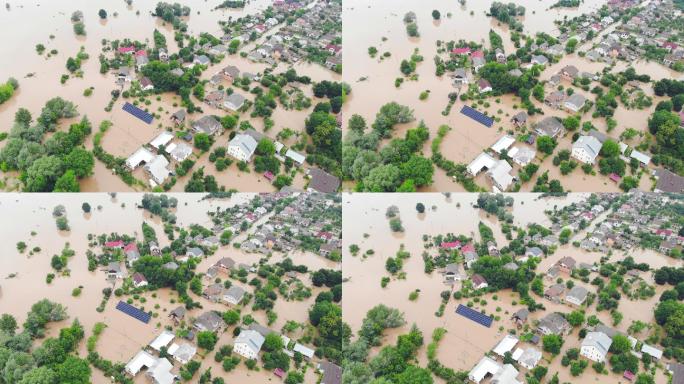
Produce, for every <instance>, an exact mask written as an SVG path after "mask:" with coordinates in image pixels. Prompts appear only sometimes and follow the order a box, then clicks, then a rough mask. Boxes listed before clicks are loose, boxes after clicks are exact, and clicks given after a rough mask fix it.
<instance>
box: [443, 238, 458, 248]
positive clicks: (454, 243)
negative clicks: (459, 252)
mask: <svg viewBox="0 0 684 384" xmlns="http://www.w3.org/2000/svg"><path fill="white" fill-rule="evenodd" d="M439 246H440V248H442V249H454V248H455V249H459V248H461V242H460V241H458V240H456V241H443V242H442V244H440V245H439Z"/></svg>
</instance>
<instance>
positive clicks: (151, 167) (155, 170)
mask: <svg viewBox="0 0 684 384" xmlns="http://www.w3.org/2000/svg"><path fill="white" fill-rule="evenodd" d="M168 165H169V161H168V160H166V157H164V156H162V155H157V156H156V157H155V158H154V159H152V161H150V162H149V163H147V164H146V165H145V170H146V171H147V172H148V173H149V174H150V177H151V180H150V181H154V182H155V183H157V185H159V184H163V183H164V180H166V178H167V177H169V175H170V174H171V171H169V170H168V168H166V167H167V166H168Z"/></svg>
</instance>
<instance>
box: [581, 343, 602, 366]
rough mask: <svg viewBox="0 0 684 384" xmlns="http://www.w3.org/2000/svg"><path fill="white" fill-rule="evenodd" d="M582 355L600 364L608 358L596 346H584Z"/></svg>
mask: <svg viewBox="0 0 684 384" xmlns="http://www.w3.org/2000/svg"><path fill="white" fill-rule="evenodd" d="M580 355H582V356H584V357H586V358H587V359H589V360H592V361H596V362H598V363H602V362H603V361H604V360H605V359H606V356H605V355H604V354H603V353H601V351H599V350H598V348H596V347H594V346H582V348H581V349H580Z"/></svg>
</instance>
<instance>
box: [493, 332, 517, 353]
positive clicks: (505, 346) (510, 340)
mask: <svg viewBox="0 0 684 384" xmlns="http://www.w3.org/2000/svg"><path fill="white" fill-rule="evenodd" d="M518 341H519V340H518V338H517V337H515V336H513V335H511V334H507V335H506V336H505V337H504V338H503V339H501V341H499V343H498V344H497V345H496V347H494V349H493V351H494V353H496V354H497V355H499V356H503V355H505V354H506V352H511V351H512V350H513V348H515V345H516V344H518Z"/></svg>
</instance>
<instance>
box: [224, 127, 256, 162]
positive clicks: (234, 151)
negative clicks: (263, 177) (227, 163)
mask: <svg viewBox="0 0 684 384" xmlns="http://www.w3.org/2000/svg"><path fill="white" fill-rule="evenodd" d="M256 147H257V142H256V140H254V138H253V137H252V136H250V135H247V134H244V133H241V134H238V135H235V137H233V139H232V140H231V141H230V142H229V143H228V155H230V156H232V157H234V158H236V159H238V160H239V161H250V160H251V159H252V155H253V154H254V151H255V150H256Z"/></svg>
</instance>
